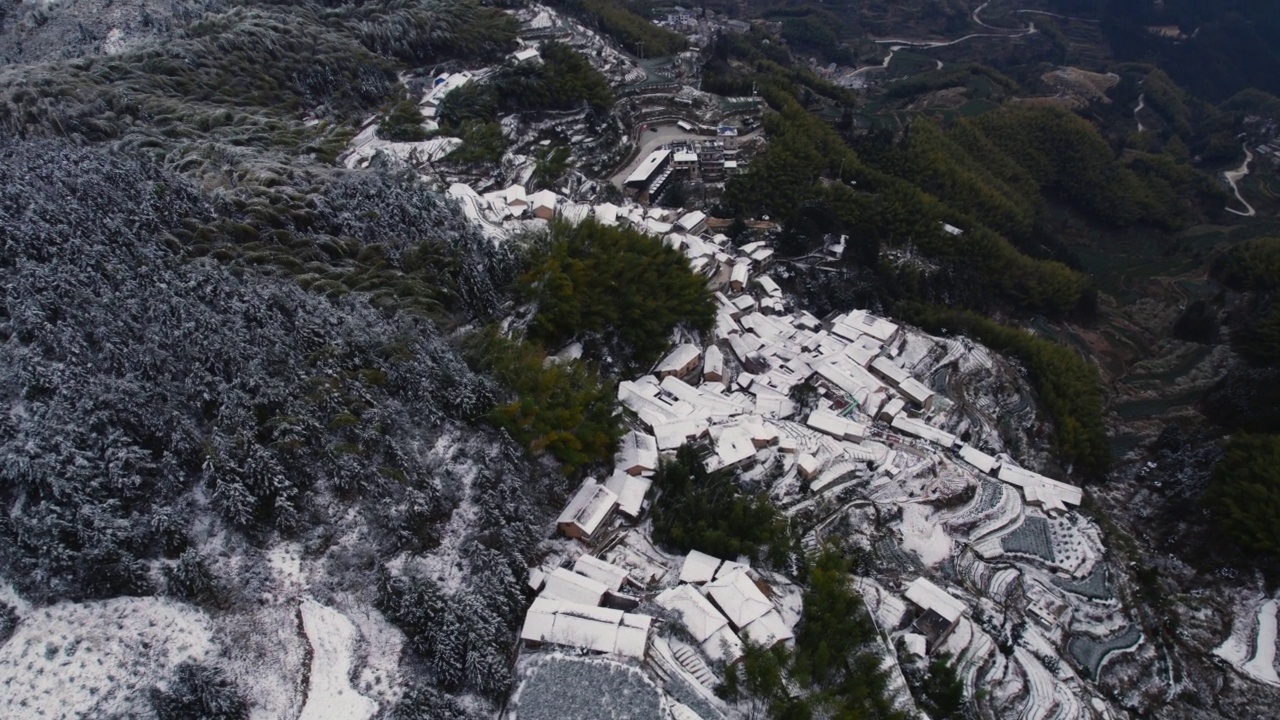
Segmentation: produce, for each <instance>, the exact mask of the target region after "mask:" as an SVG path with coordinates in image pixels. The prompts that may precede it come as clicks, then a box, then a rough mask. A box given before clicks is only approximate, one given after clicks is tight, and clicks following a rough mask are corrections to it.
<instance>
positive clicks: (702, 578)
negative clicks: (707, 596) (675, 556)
mask: <svg viewBox="0 0 1280 720" xmlns="http://www.w3.org/2000/svg"><path fill="white" fill-rule="evenodd" d="M719 567H720V558H718V557H713V556H711V555H708V554H706V553H704V552H699V551H697V550H690V551H689V554H688V555H686V556H685V558H684V565H681V566H680V582H684V583H704V582H711V580H713V579H714V578H715V576H716V569H717V568H719Z"/></svg>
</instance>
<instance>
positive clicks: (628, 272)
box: [518, 221, 714, 374]
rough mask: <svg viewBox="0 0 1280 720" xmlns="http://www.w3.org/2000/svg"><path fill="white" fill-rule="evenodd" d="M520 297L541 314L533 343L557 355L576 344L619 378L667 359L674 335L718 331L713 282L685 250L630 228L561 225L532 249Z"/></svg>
mask: <svg viewBox="0 0 1280 720" xmlns="http://www.w3.org/2000/svg"><path fill="white" fill-rule="evenodd" d="M528 264H529V269H528V270H527V271H526V272H525V273H524V274H523V275H521V277H520V278H519V282H518V287H519V294H520V296H521V297H522V298H524V299H525V300H526V301H528V302H529V303H531V305H532V306H533V308H534V315H533V318H532V320H531V321H530V323H529V327H528V335H529V337H530V339H532V340H535V341H537V342H539V343H541V344H542V345H543V346H544V347H547V348H550V349H559V348H561V347H563V346H564V345H566V344H567V343H569V342H571V341H574V340H577V341H579V342H581V343H582V345H583V349H584V352H585V353H586V355H587V357H589V358H593V359H595V360H598V361H601V362H603V363H604V365H605V366H606V367H608V368H611V369H616V370H618V371H619V372H620V373H631V374H633V373H635V372H637V371H644V370H647V369H648V368H649V367H650V366H652V365H653V364H654V363H655V362H657V361H658V360H659V359H661V356H662V354H663V352H664V351H665V350H666V348H667V346H668V344H669V343H670V338H671V334H672V331H673V330H675V329H676V328H677V327H682V328H684V329H687V330H693V331H706V330H709V329H710V328H711V322H712V319H713V317H714V314H713V313H714V310H713V305H712V303H711V294H710V291H709V290H708V289H707V283H706V281H705V280H704V279H703V278H701V277H700V276H698V275H695V274H694V273H693V271H692V270H690V269H689V263H688V261H687V260H686V259H685V257H684V255H682V254H681V253H680V252H679V251H677V250H674V249H672V248H670V247H667V245H665V244H664V243H663V242H662V241H660V240H658V239H656V238H654V237H651V236H649V235H646V234H644V233H641V232H639V231H637V230H634V229H631V228H616V227H609V226H605V225H601V224H599V223H596V222H594V221H588V222H584V223H582V224H581V225H578V226H568V225H565V224H557V225H555V226H553V228H552V230H551V232H550V233H549V234H548V235H547V236H546V238H544V239H542V240H540V241H535V242H534V243H532V244H531V248H530V250H529V259H528Z"/></svg>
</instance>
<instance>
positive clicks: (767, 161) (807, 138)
mask: <svg viewBox="0 0 1280 720" xmlns="http://www.w3.org/2000/svg"><path fill="white" fill-rule="evenodd" d="M766 94H767V96H768V97H770V98H771V100H770V101H771V102H772V103H774V104H776V105H778V106H779V107H781V108H782V112H780V113H779V114H778V115H773V116H769V117H767V118H766V129H767V130H768V131H769V133H770V138H771V139H770V143H769V146H768V147H767V148H766V150H765V151H764V153H763V154H762V155H761V156H760V157H758V158H757V159H756V160H754V161H753V162H752V164H751V168H750V169H749V170H748V172H747V173H746V174H744V175H741V176H739V177H737V178H734V179H733V180H732V181H731V182H730V183H729V187H728V190H727V195H726V199H727V201H728V203H729V204H730V205H731V206H732V207H733V208H734V209H735V210H736V211H738V212H740V213H744V214H745V213H752V214H754V213H758V212H761V211H764V212H767V213H768V214H769V215H770V216H771V217H775V218H780V219H781V220H782V221H783V223H784V224H785V225H786V227H787V232H786V233H785V234H784V235H783V238H782V242H781V244H780V247H781V248H783V251H784V252H786V253H787V254H797V255H798V254H803V253H805V252H808V251H811V250H813V249H817V248H818V247H820V245H819V243H821V242H822V239H823V237H824V236H825V235H826V234H829V233H830V234H835V233H841V234H848V235H850V237H851V238H852V242H851V245H852V248H851V251H850V252H849V253H848V257H849V259H850V260H855V261H857V262H860V263H861V264H863V265H865V266H871V267H875V268H877V270H878V271H880V272H881V275H882V279H883V280H886V281H887V280H889V279H890V278H887V277H885V275H887V272H885V271H887V270H888V268H878V267H877V266H878V264H879V260H878V257H877V256H878V254H879V249H880V248H881V247H886V246H888V247H892V246H898V245H902V244H905V243H913V244H914V245H915V247H916V249H918V250H921V251H923V252H924V253H926V254H927V255H928V256H930V257H931V258H932V259H933V260H934V261H935V262H937V263H938V264H939V265H940V266H941V267H940V269H939V271H938V272H936V273H934V274H933V275H932V276H931V277H919V278H912V279H910V281H909V282H901V281H898V280H896V279H894V280H893V282H894V284H895V285H896V286H897V287H896V292H898V293H900V294H902V295H904V296H906V297H907V298H909V299H916V300H927V301H929V302H935V303H944V304H951V305H959V306H962V307H969V308H975V309H979V310H987V309H989V308H990V307H991V306H992V305H995V304H997V303H999V304H1005V305H1009V306H1012V307H1015V308H1018V309H1020V310H1026V311H1030V312H1041V313H1047V314H1051V315H1063V314H1065V313H1068V312H1070V311H1072V310H1073V309H1075V308H1076V307H1077V305H1078V304H1079V302H1080V298H1081V296H1082V294H1083V292H1084V291H1085V288H1086V282H1085V279H1084V278H1083V277H1082V276H1081V275H1079V274H1078V273H1076V272H1074V271H1072V270H1070V269H1069V268H1067V267H1066V266H1065V265H1063V264H1061V263H1059V262H1053V261H1046V260H1036V259H1032V258H1030V257H1028V256H1027V255H1024V254H1023V253H1021V252H1019V251H1018V250H1017V248H1015V247H1014V246H1013V245H1012V244H1011V243H1010V242H1009V241H1008V240H1006V239H1005V237H1003V236H1001V235H999V234H997V233H996V232H993V231H992V230H990V229H988V228H987V227H986V226H984V225H983V224H981V223H980V222H979V221H978V220H977V218H978V217H987V216H988V215H989V216H990V217H991V219H992V220H993V221H994V222H995V223H997V224H998V225H1002V226H1004V227H1006V228H1008V229H1010V230H1012V231H1015V232H1023V233H1025V232H1027V231H1028V230H1029V228H1030V226H1031V224H1032V223H1033V222H1034V220H1035V217H1036V207H1037V205H1036V204H1033V203H1028V202H1027V201H1024V200H1022V199H1019V198H1018V197H1017V196H1016V195H1015V196H1014V198H1010V197H1009V196H1007V195H1004V194H1002V193H1001V190H1000V189H999V188H1005V190H1006V191H1007V189H1008V188H1010V187H1021V186H1020V185H1019V183H1020V182H1023V181H1024V180H1025V177H1026V174H1025V171H1024V172H1022V173H1021V174H1018V173H1014V172H1010V173H1009V174H1004V173H1001V172H1000V171H999V170H988V169H986V167H985V166H984V165H983V164H982V163H981V162H979V161H976V160H974V161H966V163H963V164H959V165H955V164H952V163H951V162H950V161H949V160H947V159H945V158H942V157H941V156H939V155H937V154H935V153H934V152H933V151H932V150H927V148H928V146H929V145H931V144H933V143H934V141H936V143H937V144H946V143H948V140H947V139H946V138H943V137H941V136H940V135H939V133H938V131H937V129H936V128H932V127H930V126H927V125H922V126H921V129H920V135H921V139H920V143H919V149H918V150H915V151H912V150H910V149H908V150H907V151H906V152H902V153H898V152H889V153H882V157H880V158H877V164H878V165H880V166H882V167H884V168H888V169H890V170H892V171H893V172H894V174H888V173H886V172H885V171H884V170H882V169H877V168H872V167H870V166H869V165H868V164H867V163H866V162H864V161H863V159H862V158H861V157H860V156H859V155H858V154H857V153H855V152H854V151H853V150H852V149H851V148H849V146H848V145H846V144H845V142H844V140H843V139H842V138H841V137H840V136H839V135H838V134H837V133H836V132H835V131H834V130H833V129H832V128H831V127H830V126H828V125H826V124H825V123H823V122H821V121H820V120H818V119H816V118H815V117H813V116H812V115H811V114H809V113H808V112H806V111H805V110H803V109H802V108H800V107H799V106H798V104H797V103H796V102H795V100H794V99H793V98H791V97H790V96H789V95H788V94H786V93H785V92H783V91H781V90H776V89H769V90H767V93H766ZM930 158H933V159H930ZM998 159H999V158H998V155H995V154H993V155H992V160H993V161H996V160H998ZM929 165H932V167H933V169H932V170H930V169H928V167H926V166H929ZM997 167H998V166H997ZM906 168H911V170H910V172H908V171H907V170H906ZM898 173H901V174H902V175H903V177H897V176H895V175H896V174H898ZM831 179H834V180H842V181H843V182H831V181H830V180H831ZM922 181H923V184H924V185H925V186H926V187H928V186H933V187H935V188H936V189H938V190H939V191H940V192H945V193H946V196H948V197H950V198H951V201H950V204H946V203H944V202H943V201H940V200H939V198H937V197H934V196H932V195H930V194H928V193H927V192H925V191H924V190H922V189H921V187H920V186H917V185H916V184H915V183H917V182H922ZM851 182H856V183H857V184H856V186H851ZM979 182H991V183H993V184H995V185H996V186H997V187H996V188H994V189H993V188H992V187H983V186H980V185H979V184H978V183H979ZM1035 197H1036V199H1037V201H1038V196H1035ZM957 207H959V208H962V209H959V210H957V209H956V208H957ZM975 208H977V209H981V210H982V211H983V212H981V213H974V214H970V213H971V212H973V211H974V209H975ZM944 222H945V223H951V224H958V225H961V226H963V227H964V229H965V233H964V235H962V236H960V237H953V236H951V235H949V234H947V233H945V232H943V230H942V224H943V223H944Z"/></svg>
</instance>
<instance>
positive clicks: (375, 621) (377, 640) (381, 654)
mask: <svg viewBox="0 0 1280 720" xmlns="http://www.w3.org/2000/svg"><path fill="white" fill-rule="evenodd" d="M343 609H344V611H345V614H346V616H347V619H349V620H351V622H352V623H354V624H355V626H356V630H357V631H358V632H359V633H360V637H361V638H363V640H364V642H362V643H361V644H360V648H361V650H363V652H362V653H361V658H360V660H361V662H360V663H359V664H360V665H361V668H360V674H359V678H358V682H357V683H356V686H357V688H358V689H359V690H360V692H361V693H362V694H364V695H367V696H369V697H371V698H372V699H373V700H374V702H377V703H378V704H379V705H383V704H394V703H395V702H396V701H397V700H399V699H400V692H399V690H400V689H401V688H400V684H401V683H400V652H401V649H402V648H403V647H404V639H405V638H404V633H403V632H401V631H400V628H397V627H396V626H395V625H392V624H391V623H390V622H388V621H387V619H386V618H385V617H383V615H382V613H380V612H378V611H377V610H374V609H373V608H370V607H368V606H364V605H346V606H344V608H343Z"/></svg>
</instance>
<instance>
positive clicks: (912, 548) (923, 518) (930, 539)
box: [902, 502, 951, 567]
mask: <svg viewBox="0 0 1280 720" xmlns="http://www.w3.org/2000/svg"><path fill="white" fill-rule="evenodd" d="M931 514H932V513H931V512H930V511H929V508H928V507H926V506H924V505H921V504H919V503H915V502H908V503H903V504H902V549H903V550H906V551H908V552H914V553H915V554H917V555H919V556H920V559H921V560H922V561H924V564H925V565H928V566H929V567H934V566H936V565H937V564H938V563H940V562H942V561H943V560H946V559H947V558H948V557H950V555H951V537H950V536H948V535H947V533H946V531H945V530H944V529H943V527H942V524H941V523H938V522H934V521H932V520H930V517H929V516H930V515H931Z"/></svg>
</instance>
